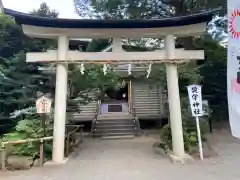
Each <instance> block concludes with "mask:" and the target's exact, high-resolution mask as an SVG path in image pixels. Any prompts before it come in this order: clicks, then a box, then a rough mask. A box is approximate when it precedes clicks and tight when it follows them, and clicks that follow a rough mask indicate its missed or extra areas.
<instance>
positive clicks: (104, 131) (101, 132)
mask: <svg viewBox="0 0 240 180" xmlns="http://www.w3.org/2000/svg"><path fill="white" fill-rule="evenodd" d="M93 133H94V134H102V135H104V134H109V133H110V134H111V133H134V128H129V129H96V130H95V131H94V132H93Z"/></svg>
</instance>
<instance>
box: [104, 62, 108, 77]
mask: <svg viewBox="0 0 240 180" xmlns="http://www.w3.org/2000/svg"><path fill="white" fill-rule="evenodd" d="M107 69H108V67H107V64H104V65H103V74H104V75H106V74H107Z"/></svg>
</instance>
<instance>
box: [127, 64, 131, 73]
mask: <svg viewBox="0 0 240 180" xmlns="http://www.w3.org/2000/svg"><path fill="white" fill-rule="evenodd" d="M131 74H132V64H128V75H131Z"/></svg>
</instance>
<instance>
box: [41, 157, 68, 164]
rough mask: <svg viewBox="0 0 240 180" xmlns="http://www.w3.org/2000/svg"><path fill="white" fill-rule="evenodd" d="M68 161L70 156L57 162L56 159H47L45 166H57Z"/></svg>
mask: <svg viewBox="0 0 240 180" xmlns="http://www.w3.org/2000/svg"><path fill="white" fill-rule="evenodd" d="M67 161H68V158H65V159H64V160H63V161H61V162H55V161H47V162H46V163H44V165H43V166H57V165H62V164H65V163H66V162H67Z"/></svg>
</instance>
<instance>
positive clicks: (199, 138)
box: [196, 116, 203, 160]
mask: <svg viewBox="0 0 240 180" xmlns="http://www.w3.org/2000/svg"><path fill="white" fill-rule="evenodd" d="M196 124H197V135H198V146H199V154H200V159H201V160H203V147H202V138H201V131H200V125H199V117H198V116H196Z"/></svg>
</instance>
